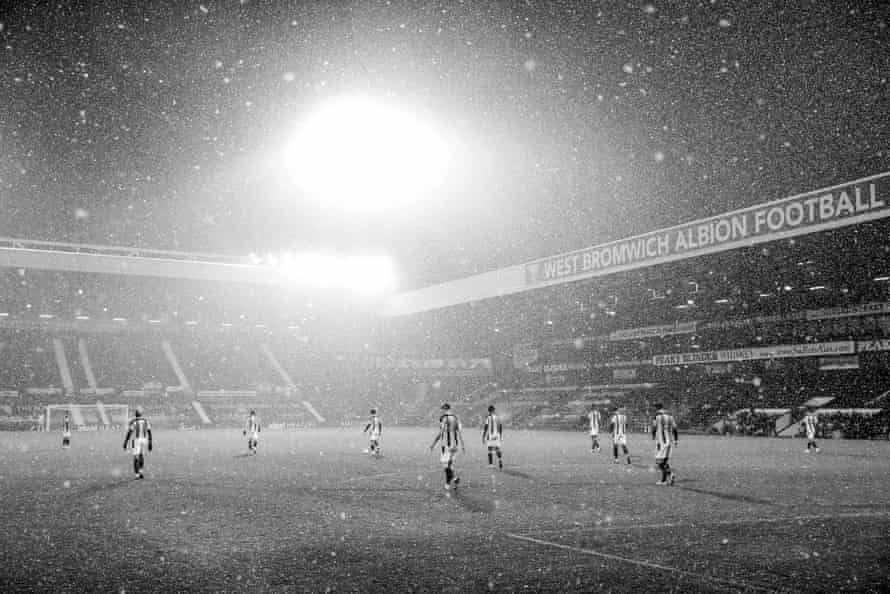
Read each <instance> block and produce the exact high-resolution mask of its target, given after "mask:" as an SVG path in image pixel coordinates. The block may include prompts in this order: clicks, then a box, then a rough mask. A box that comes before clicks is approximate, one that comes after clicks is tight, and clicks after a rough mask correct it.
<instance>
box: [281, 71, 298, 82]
mask: <svg viewBox="0 0 890 594" xmlns="http://www.w3.org/2000/svg"><path fill="white" fill-rule="evenodd" d="M281 78H283V79H284V82H294V79H296V78H297V77H296V75H295V74H294V73H293V72H285V73H284V74H283V75H282V77H281Z"/></svg>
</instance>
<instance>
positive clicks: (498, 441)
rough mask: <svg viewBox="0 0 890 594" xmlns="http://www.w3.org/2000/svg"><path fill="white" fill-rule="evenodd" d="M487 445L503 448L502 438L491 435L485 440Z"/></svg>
mask: <svg viewBox="0 0 890 594" xmlns="http://www.w3.org/2000/svg"><path fill="white" fill-rule="evenodd" d="M485 445H486V446H487V447H490V448H498V449H500V448H501V438H500V437H491V438H489V439H486V440H485Z"/></svg>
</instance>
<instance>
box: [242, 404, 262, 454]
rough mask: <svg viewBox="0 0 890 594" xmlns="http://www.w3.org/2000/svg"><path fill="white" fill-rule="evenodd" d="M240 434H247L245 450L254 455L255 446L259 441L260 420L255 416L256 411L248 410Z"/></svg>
mask: <svg viewBox="0 0 890 594" xmlns="http://www.w3.org/2000/svg"><path fill="white" fill-rule="evenodd" d="M241 435H246V436H247V451H248V452H250V453H251V454H252V455H254V456H255V455H256V448H257V446H258V445H259V443H260V422H259V421H258V420H257V418H256V411H253V410H252V411H250V414H249V415H248V416H247V421H246V422H245V424H244V430H243V431H242V432H241Z"/></svg>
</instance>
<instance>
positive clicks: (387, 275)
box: [266, 252, 397, 297]
mask: <svg viewBox="0 0 890 594" xmlns="http://www.w3.org/2000/svg"><path fill="white" fill-rule="evenodd" d="M266 263H267V265H268V266H269V267H271V268H275V269H276V271H277V272H278V274H280V275H282V277H283V278H284V279H286V280H287V281H288V282H289V283H291V284H293V285H296V286H301V287H308V288H321V289H340V290H346V291H349V292H351V293H355V294H358V295H361V296H364V297H374V296H380V295H385V294H388V293H390V292H392V291H394V290H395V289H396V284H397V280H396V271H395V265H394V264H393V262H392V260H391V259H390V258H387V257H385V256H379V255H353V256H338V255H335V254H328V253H311V252H310V253H297V254H283V255H281V256H280V257H274V256H272V255H271V254H270V255H269V256H268V257H267V260H266Z"/></svg>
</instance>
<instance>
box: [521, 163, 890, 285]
mask: <svg viewBox="0 0 890 594" xmlns="http://www.w3.org/2000/svg"><path fill="white" fill-rule="evenodd" d="M888 203H890V173H884V174H880V175H877V176H872V177H870V178H864V179H862V180H858V181H855V182H849V183H847V184H842V185H839V186H833V187H831V188H826V189H823V190H816V191H814V192H809V193H806V194H799V195H796V196H791V197H789V198H783V199H781V200H776V201H773V202H768V203H765V204H760V205H757V206H752V207H749V208H744V209H741V210H736V211H732V212H728V213H724V214H721V215H717V216H714V217H710V218H707V219H701V220H698V221H693V222H691V223H686V224H683V225H678V226H676V227H671V228H668V229H663V230H659V231H652V232H650V233H645V234H643V235H637V236H635V237H630V238H627V239H622V240H618V241H613V242H609V243H605V244H601V245H597V246H594V247H589V248H585V249H582V250H577V251H574V252H569V253H565V254H560V255H557V256H552V257H549V258H544V259H542V260H536V261H534V262H529V263H528V264H526V265H525V266H524V273H525V284H526V286H528V285H547V284H556V283H559V282H565V281H569V280H577V279H580V278H587V277H594V276H601V275H604V274H609V273H613V272H619V271H622V270H630V269H634V268H640V267H643V266H649V265H653V264H660V263H664V262H671V261H675V260H681V259H685V258H690V257H694V256H699V255H704V254H709V253H716V252H721V251H725V250H729V249H733V248H737V247H741V246H750V245H754V244H758V243H765V242H770V241H775V240H778V239H783V238H787V237H794V236H797V235H804V234H807V233H814V232H817V231H822V230H826V229H834V228H838V227H844V226H847V225H853V224H856V223H860V222H864V221H869V220H875V219H880V218H884V217H887V216H890V206H888Z"/></svg>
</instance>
